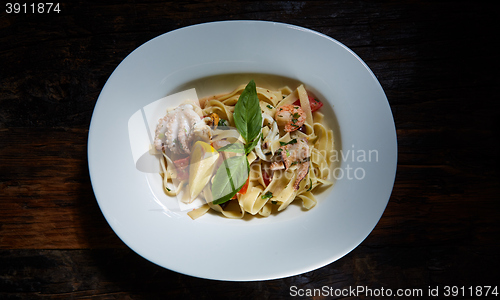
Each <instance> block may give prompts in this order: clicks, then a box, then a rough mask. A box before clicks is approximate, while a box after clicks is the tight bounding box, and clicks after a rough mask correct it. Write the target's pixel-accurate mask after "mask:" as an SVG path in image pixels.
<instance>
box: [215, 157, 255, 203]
mask: <svg viewBox="0 0 500 300" xmlns="http://www.w3.org/2000/svg"><path fill="white" fill-rule="evenodd" d="M249 172H250V166H249V164H248V160H247V157H246V156H245V155H243V156H233V157H230V158H228V159H226V160H224V163H223V164H222V165H221V166H220V167H219V168H218V169H217V172H216V173H215V176H214V180H213V183H212V198H213V199H214V201H213V202H212V203H213V204H222V203H224V202H227V201H229V200H231V198H233V196H234V195H236V193H237V192H239V191H240V190H241V188H242V187H243V186H244V185H245V183H246V181H247V179H248V174H249Z"/></svg>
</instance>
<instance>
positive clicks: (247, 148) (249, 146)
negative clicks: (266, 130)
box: [245, 134, 262, 154]
mask: <svg viewBox="0 0 500 300" xmlns="http://www.w3.org/2000/svg"><path fill="white" fill-rule="evenodd" d="M261 136H262V134H260V135H259V136H258V137H257V138H255V139H254V140H253V141H252V142H251V143H250V144H246V145H245V154H248V153H250V152H252V150H253V148H255V146H257V143H258V142H259V140H260V137H261Z"/></svg>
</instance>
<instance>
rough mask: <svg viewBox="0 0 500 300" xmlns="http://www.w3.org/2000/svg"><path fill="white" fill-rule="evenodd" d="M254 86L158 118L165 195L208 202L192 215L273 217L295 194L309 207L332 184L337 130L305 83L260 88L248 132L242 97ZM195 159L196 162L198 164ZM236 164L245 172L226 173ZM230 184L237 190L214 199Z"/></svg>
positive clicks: (249, 121)
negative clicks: (257, 115)
mask: <svg viewBox="0 0 500 300" xmlns="http://www.w3.org/2000/svg"><path fill="white" fill-rule="evenodd" d="M252 82H253V81H252ZM249 85H250V84H249ZM249 85H241V86H238V87H237V88H236V89H235V90H233V91H232V92H230V93H228V94H223V95H215V96H211V97H206V98H203V99H200V101H199V105H198V104H196V103H190V104H185V105H184V106H182V107H178V108H176V109H174V110H170V111H169V113H167V116H166V117H165V118H164V119H162V120H160V122H159V125H158V128H157V131H156V139H155V147H156V149H158V150H159V151H161V152H162V153H163V159H161V168H162V178H163V185H164V188H165V193H166V194H167V195H169V196H177V197H180V196H179V195H181V194H182V193H183V192H184V194H186V195H184V196H182V197H181V198H182V201H184V202H186V203H189V202H190V201H192V200H193V199H192V198H194V197H197V198H201V199H203V200H204V201H205V204H204V205H203V206H201V207H199V208H197V209H195V210H192V211H190V212H189V213H188V215H189V216H190V217H191V218H192V219H196V218H199V217H201V216H203V215H204V214H206V213H207V212H209V211H210V210H212V211H214V212H217V213H219V214H221V215H223V216H224V217H227V218H243V217H244V216H245V215H246V214H250V215H260V216H263V217H267V216H269V215H270V214H272V213H273V212H277V211H282V210H284V209H286V208H287V207H288V206H289V205H290V203H292V202H293V201H294V200H297V201H301V203H302V206H303V207H304V208H305V209H311V208H313V207H314V206H315V205H316V204H317V200H316V197H315V192H316V191H317V190H318V189H319V187H321V186H329V185H332V184H333V181H332V180H331V177H332V174H331V173H332V169H333V167H332V162H331V159H330V158H331V157H332V156H333V152H334V136H333V131H332V130H331V129H330V128H327V127H326V126H325V123H324V115H323V113H322V112H321V110H320V108H321V106H322V103H321V102H319V101H318V100H316V99H314V97H313V96H312V94H311V93H309V92H308V91H306V89H305V88H304V86H303V85H300V86H298V87H297V88H296V89H294V90H292V89H290V88H289V87H283V88H280V89H277V90H270V89H266V88H262V87H258V86H257V87H255V92H256V99H255V102H253V103H254V104H256V103H258V105H259V107H260V109H258V111H260V114H261V118H259V119H258V121H259V122H260V123H259V124H257V126H258V128H257V134H258V135H256V136H255V134H254V137H249V136H246V137H245V134H250V133H247V132H246V131H245V130H246V128H250V129H252V126H251V124H252V122H254V123H255V120H254V119H253V116H252V115H249V114H246V115H245V113H246V112H245V111H243V110H242V111H241V112H240V111H238V109H240V110H241V107H240V108H238V107H237V103H238V101H247V100H246V99H247V98H249V97H250V96H248V95H247V94H246V93H247V92H246V89H248V88H249ZM242 94H244V95H242ZM243 98H244V99H243ZM242 99H243V100H242ZM248 101H250V100H248ZM257 101H258V102H257ZM248 103H250V102H248ZM241 105H243V103H241ZM249 107H250V106H249ZM249 107H247V108H246V109H248V108H249ZM180 108H181V109H180ZM245 118H246V119H245ZM174 122H176V123H174ZM238 122H239V123H238ZM242 122H243V124H245V126H246V127H242V125H241V124H242ZM245 122H246V123H245ZM177 123H178V124H180V125H175V124H177ZM182 124H184V125H182ZM176 126H177V127H176ZM183 126H185V127H183ZM238 126H240V127H238ZM174 127H175V128H174ZM249 131H250V130H249ZM246 139H251V140H246ZM233 145H238V147H234V149H236V150H231V149H232V148H233ZM241 149H243V150H246V151H245V153H243V150H241ZM232 151H233V152H232ZM200 157H201V158H200ZM245 158H246V161H247V162H248V169H245V168H243V167H241V168H243V169H242V170H247V171H241V172H240V171H239V170H240V169H239V168H240V166H242V165H244V164H245V163H246V162H245V161H244V160H242V159H245ZM193 161H196V162H197V164H196V168H194V167H193V166H194V164H195V163H194V162H193ZM231 163H234V164H231ZM224 168H226V169H224ZM221 169H222V170H221ZM235 169H238V172H239V173H238V174H240V173H241V174H242V175H241V176H239V175H238V178H237V176H233V175H230V176H229V177H226V178H227V180H226V181H224V180H223V179H221V178H222V177H221V176H224V175H225V174H224V173H225V172H223V171H224V170H225V171H228V172H229V171H231V172H233V170H235ZM234 172H236V171H234ZM234 172H233V173H234ZM193 173H195V174H193ZM219 173H220V174H219ZM234 174H236V173H234ZM226 176H227V175H226ZM239 177H241V178H239ZM233 181H234V182H233ZM228 182H229V183H231V186H232V185H235V186H234V187H233V189H232V190H233V191H234V192H233V194H234V195H233V194H231V193H228V195H222V196H221V197H219V198H218V199H214V197H218V196H217V195H219V194H220V190H222V189H226V188H229V187H228V186H229V183H228ZM199 185H203V186H199ZM240 185H242V187H241V188H240ZM221 187H222V188H221ZM235 188H237V189H238V190H235ZM228 197H230V199H229V198H228Z"/></svg>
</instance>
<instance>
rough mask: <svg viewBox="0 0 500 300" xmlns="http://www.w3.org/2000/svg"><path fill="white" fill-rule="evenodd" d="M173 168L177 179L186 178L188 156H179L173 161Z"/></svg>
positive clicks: (187, 175)
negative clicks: (179, 157)
mask: <svg viewBox="0 0 500 300" xmlns="http://www.w3.org/2000/svg"><path fill="white" fill-rule="evenodd" d="M174 165H175V169H176V170H177V179H178V180H181V181H182V180H186V179H188V177H189V174H188V171H189V170H188V168H187V167H188V166H189V156H188V157H185V158H181V159H178V160H175V161H174Z"/></svg>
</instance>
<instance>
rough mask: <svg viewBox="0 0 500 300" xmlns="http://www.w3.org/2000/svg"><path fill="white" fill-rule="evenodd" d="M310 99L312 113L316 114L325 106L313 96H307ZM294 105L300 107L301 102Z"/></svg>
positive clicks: (298, 101)
mask: <svg viewBox="0 0 500 300" xmlns="http://www.w3.org/2000/svg"><path fill="white" fill-rule="evenodd" d="M307 97H308V98H309V105H310V106H311V112H315V111H317V110H318V109H320V108H321V107H322V106H323V102H321V101H319V100H318V99H315V98H314V97H312V96H307ZM293 105H300V100H297V101H295V102H294V103H293Z"/></svg>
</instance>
